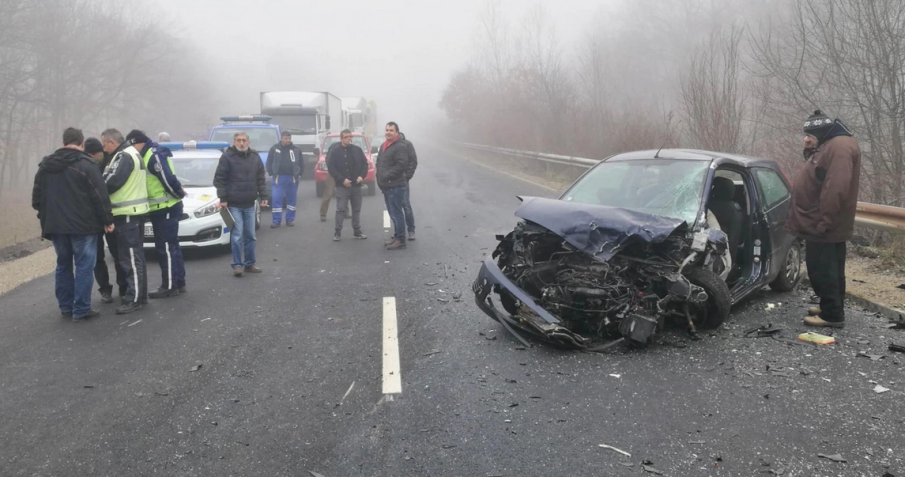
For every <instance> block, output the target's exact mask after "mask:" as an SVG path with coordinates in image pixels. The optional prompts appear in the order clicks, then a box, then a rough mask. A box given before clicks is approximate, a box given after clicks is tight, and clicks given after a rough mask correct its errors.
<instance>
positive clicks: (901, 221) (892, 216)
mask: <svg viewBox="0 0 905 477" xmlns="http://www.w3.org/2000/svg"><path fill="white" fill-rule="evenodd" d="M456 144H458V145H460V146H463V147H467V148H469V149H474V150H478V151H485V152H491V153H494V154H500V155H504V156H509V157H515V158H519V159H532V160H536V161H541V162H548V163H552V164H561V165H566V166H573V167H580V168H584V169H589V168H591V167H593V166H595V165H597V163H599V162H600V160H598V159H588V158H585V157H572V156H560V155H557V154H547V153H543V152H534V151H521V150H518V149H507V148H503V147H493V146H484V145H481V144H470V143H466V142H456ZM855 225H857V226H858V227H865V228H869V229H878V230H885V231H887V232H898V233H905V208H902V207H892V206H889V205H878V204H871V203H869V202H858V207H857V209H856V211H855Z"/></svg>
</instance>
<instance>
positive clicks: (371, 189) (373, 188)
mask: <svg viewBox="0 0 905 477" xmlns="http://www.w3.org/2000/svg"><path fill="white" fill-rule="evenodd" d="M368 195H377V184H376V183H374V182H368Z"/></svg>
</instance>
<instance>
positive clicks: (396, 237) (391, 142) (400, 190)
mask: <svg viewBox="0 0 905 477" xmlns="http://www.w3.org/2000/svg"><path fill="white" fill-rule="evenodd" d="M385 131H386V132H385V136H386V142H385V143H383V146H381V147H380V155H379V157H378V159H377V186H378V187H380V190H381V191H383V196H384V199H385V201H386V206H387V213H389V215H390V219H391V220H392V221H393V230H394V233H393V239H392V240H390V241H389V242H387V243H386V248H387V250H398V249H402V248H405V246H406V245H405V240H406V236H405V212H404V211H403V206H404V205H405V187H406V185H408V172H409V170H410V168H411V164H410V157H409V151H408V146H407V145H406V143H405V140H403V139H402V138H401V137H400V136H399V125H397V124H396V123H394V122H389V123H387V125H386V130H385Z"/></svg>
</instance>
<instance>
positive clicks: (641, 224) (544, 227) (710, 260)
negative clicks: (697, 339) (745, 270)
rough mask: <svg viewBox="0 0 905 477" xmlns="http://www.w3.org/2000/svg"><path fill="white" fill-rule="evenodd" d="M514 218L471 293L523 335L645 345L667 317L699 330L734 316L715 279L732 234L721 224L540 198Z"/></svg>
mask: <svg viewBox="0 0 905 477" xmlns="http://www.w3.org/2000/svg"><path fill="white" fill-rule="evenodd" d="M516 215H517V216H519V217H521V218H522V219H524V220H523V221H522V222H520V223H519V224H518V225H517V226H516V227H515V229H514V230H513V231H512V232H511V233H509V234H508V235H506V236H505V237H498V239H499V240H500V244H499V246H498V247H497V248H496V250H495V251H494V253H493V255H492V258H490V259H488V260H486V261H485V262H484V264H483V266H482V267H481V271H480V273H479V275H478V278H477V280H475V282H474V285H473V291H474V293H475V300H476V302H477V305H478V307H479V308H480V309H481V310H482V311H484V312H485V313H486V314H487V315H488V316H490V317H491V318H493V319H494V320H497V321H499V322H500V323H502V324H503V326H504V327H506V328H507V329H508V330H509V331H511V332H512V333H513V334H514V335H515V336H517V337H519V339H521V340H522V341H524V338H522V337H521V336H520V335H519V333H518V332H517V331H516V330H517V329H520V330H523V331H526V332H528V333H529V334H531V335H534V336H536V337H538V338H541V339H543V340H546V341H550V342H552V343H554V344H558V345H561V346H564V347H569V348H578V349H585V350H599V349H602V348H605V347H608V346H609V345H610V344H611V343H614V341H613V340H616V341H615V342H618V341H622V340H628V341H630V342H632V343H636V344H647V343H650V342H651V340H652V339H653V337H654V336H655V334H656V333H657V332H658V331H659V330H661V329H662V328H663V326H664V324H665V321H666V319H667V318H671V319H674V320H676V321H678V322H679V323H681V324H682V325H683V326H687V327H689V329H690V330H692V331H694V330H695V327H696V325H697V326H702V325H703V326H705V327H709V326H714V325H715V324H718V323H721V322H722V320H723V319H724V318H725V315H726V314H728V300H729V293H728V288H726V286H725V282H723V281H722V280H721V279H720V278H719V276H718V275H719V273H721V271H722V270H720V267H721V266H722V264H723V262H721V261H720V260H719V258H720V257H721V256H722V255H723V254H724V253H725V251H726V236H725V235H724V234H723V233H722V232H720V231H718V230H711V229H707V228H706V226H705V227H702V228H699V229H697V230H691V229H690V228H689V227H688V226H687V224H686V223H685V222H684V221H682V220H677V219H671V218H666V217H660V216H656V215H650V214H644V213H639V212H634V211H631V210H627V209H620V208H613V207H603V206H596V205H587V204H577V203H570V202H565V201H560V200H551V199H542V198H536V197H529V198H525V199H524V201H523V203H522V205H521V207H519V209H518V210H517V211H516ZM492 294H496V295H497V296H498V297H499V304H500V306H501V307H502V310H500V309H499V308H497V306H496V305H495V304H494V301H493V298H492Z"/></svg>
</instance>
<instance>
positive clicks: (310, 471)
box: [308, 470, 324, 477]
mask: <svg viewBox="0 0 905 477" xmlns="http://www.w3.org/2000/svg"><path fill="white" fill-rule="evenodd" d="M308 473H309V474H311V477H324V475H323V474H318V473H317V472H315V471H313V470H309V471H308Z"/></svg>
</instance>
